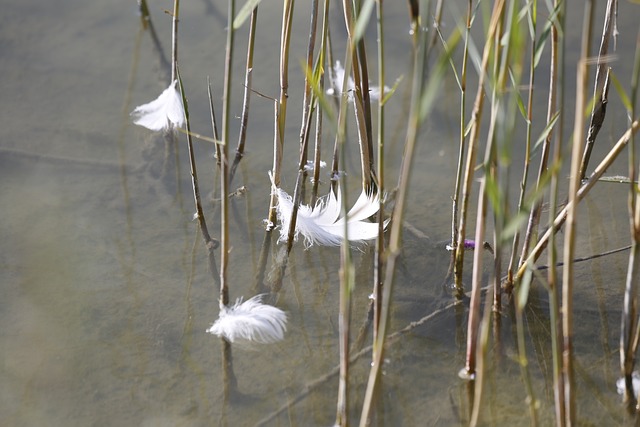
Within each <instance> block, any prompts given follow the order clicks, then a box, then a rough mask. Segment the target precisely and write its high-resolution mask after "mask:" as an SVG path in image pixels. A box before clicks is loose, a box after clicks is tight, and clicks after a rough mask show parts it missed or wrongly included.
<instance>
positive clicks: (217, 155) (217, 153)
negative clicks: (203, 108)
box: [207, 76, 222, 188]
mask: <svg viewBox="0 0 640 427" xmlns="http://www.w3.org/2000/svg"><path fill="white" fill-rule="evenodd" d="M207 96H208V97H209V114H210V115H211V129H212V131H213V139H214V141H219V140H220V133H219V132H218V123H217V120H216V109H215V107H214V106H213V95H212V93H211V80H210V79H209V77H208V76H207ZM221 157H222V155H221V154H220V144H215V158H216V165H217V166H218V169H220V158H221ZM214 188H215V187H214Z"/></svg>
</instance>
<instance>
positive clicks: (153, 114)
mask: <svg viewBox="0 0 640 427" xmlns="http://www.w3.org/2000/svg"><path fill="white" fill-rule="evenodd" d="M177 85H178V81H177V80H174V81H173V82H172V83H171V84H170V85H169V87H168V88H166V89H165V90H164V91H163V92H162V93H161V94H160V96H159V97H157V98H156V99H154V100H153V101H151V102H149V103H147V104H143V105H140V106H138V107H136V109H135V110H133V112H132V113H131V116H132V117H133V118H134V120H133V123H135V124H137V125H140V126H144V127H146V128H147V129H150V130H154V131H161V130H166V129H169V128H170V127H171V126H177V127H181V126H183V125H184V122H185V119H184V107H183V105H182V97H181V96H180V92H178V89H177Z"/></svg>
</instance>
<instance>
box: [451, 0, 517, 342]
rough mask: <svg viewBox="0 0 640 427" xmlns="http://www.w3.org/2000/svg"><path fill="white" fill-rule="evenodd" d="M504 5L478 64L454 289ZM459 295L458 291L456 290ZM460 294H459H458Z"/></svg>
mask: <svg viewBox="0 0 640 427" xmlns="http://www.w3.org/2000/svg"><path fill="white" fill-rule="evenodd" d="M503 7H504V0H498V1H497V2H496V3H494V6H493V12H492V16H491V24H490V26H489V30H488V32H487V40H486V42H485V45H484V50H483V53H482V63H481V65H480V71H479V72H480V78H479V79H478V91H477V92H476V99H475V101H474V106H473V112H472V113H471V131H470V134H469V152H468V153H467V161H466V165H465V174H464V181H463V187H462V208H461V211H460V222H459V223H458V233H457V239H458V240H457V242H456V245H455V248H456V251H455V252H456V259H455V263H454V270H453V272H454V278H455V285H456V289H458V290H461V289H463V288H464V286H463V284H462V271H463V267H462V265H463V262H464V252H465V251H464V238H465V234H466V228H467V215H468V212H467V210H468V208H469V198H470V197H471V187H472V182H473V176H474V170H475V162H476V154H477V147H478V137H479V135H480V121H481V118H482V107H483V105H484V82H485V79H486V73H487V66H488V64H489V57H490V52H491V43H492V42H493V37H494V35H495V33H496V31H497V28H498V23H499V18H500V16H501V15H502V13H501V11H502V8H503ZM458 294H459V295H460V293H459V292H458ZM460 296H461V295H460ZM474 335H475V334H474ZM474 347H475V346H474Z"/></svg>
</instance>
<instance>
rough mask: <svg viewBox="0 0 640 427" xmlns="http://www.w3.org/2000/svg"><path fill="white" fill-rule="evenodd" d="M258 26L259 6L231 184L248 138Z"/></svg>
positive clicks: (251, 35)
mask: <svg viewBox="0 0 640 427" xmlns="http://www.w3.org/2000/svg"><path fill="white" fill-rule="evenodd" d="M257 26H258V6H256V7H254V8H253V10H252V11H251V22H250V24H249V45H248V47H247V66H246V68H245V74H244V97H243V100H242V115H241V116H240V117H241V118H240V134H239V135H238V146H237V148H236V156H235V158H234V159H233V165H231V170H230V171H229V184H231V182H232V181H233V177H234V176H235V174H236V169H237V167H238V164H239V163H240V161H241V160H242V157H243V156H244V146H245V143H246V140H247V127H248V122H249V104H250V101H251V81H252V76H253V53H254V47H255V41H256V27H257Z"/></svg>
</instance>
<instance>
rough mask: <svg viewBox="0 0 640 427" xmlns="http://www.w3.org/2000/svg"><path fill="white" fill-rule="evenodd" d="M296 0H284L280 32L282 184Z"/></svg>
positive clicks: (271, 220) (278, 157) (276, 153)
mask: <svg viewBox="0 0 640 427" xmlns="http://www.w3.org/2000/svg"><path fill="white" fill-rule="evenodd" d="M294 4H295V0H284V8H283V11H282V31H281V33H280V98H279V101H278V104H277V113H276V127H277V132H276V135H275V142H274V147H273V170H272V173H273V183H274V184H275V186H276V187H277V186H279V185H280V175H281V171H282V150H283V149H284V129H285V122H286V117H287V100H288V99H289V46H290V44H291V26H292V24H293V7H294ZM275 206H276V195H275V194H274V193H272V194H271V200H270V202H269V214H268V217H267V231H271V230H272V229H273V227H275V224H276V208H275Z"/></svg>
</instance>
